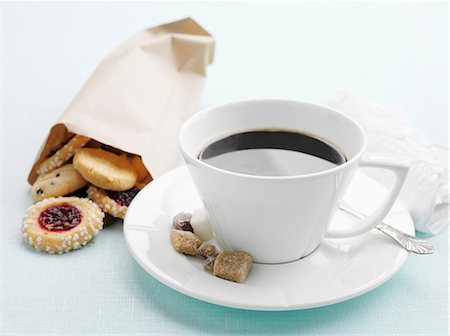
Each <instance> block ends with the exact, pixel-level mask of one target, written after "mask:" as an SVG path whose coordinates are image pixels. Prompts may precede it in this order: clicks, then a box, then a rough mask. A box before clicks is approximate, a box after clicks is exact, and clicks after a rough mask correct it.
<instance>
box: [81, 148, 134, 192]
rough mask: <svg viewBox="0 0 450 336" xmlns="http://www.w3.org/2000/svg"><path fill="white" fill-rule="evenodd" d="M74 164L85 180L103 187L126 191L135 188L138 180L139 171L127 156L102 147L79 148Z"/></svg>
mask: <svg viewBox="0 0 450 336" xmlns="http://www.w3.org/2000/svg"><path fill="white" fill-rule="evenodd" d="M73 165H74V167H75V169H76V170H78V172H79V173H80V174H81V176H83V178H84V179H85V180H87V181H88V182H89V183H91V184H93V185H95V186H97V187H100V188H102V189H106V190H113V191H124V190H128V189H131V188H133V187H134V185H135V184H136V181H137V173H136V172H135V171H134V169H133V167H132V165H131V163H130V162H129V161H128V159H127V158H126V157H125V156H119V155H117V154H114V153H111V152H107V151H105V150H103V149H100V148H82V149H80V150H78V151H77V152H76V153H75V155H74V157H73Z"/></svg>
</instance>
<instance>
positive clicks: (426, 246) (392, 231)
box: [338, 204, 434, 254]
mask: <svg viewBox="0 0 450 336" xmlns="http://www.w3.org/2000/svg"><path fill="white" fill-rule="evenodd" d="M338 208H339V209H340V210H342V211H344V212H347V213H348V214H350V215H353V216H355V217H357V218H364V217H366V216H365V215H364V214H362V213H361V212H359V211H357V210H355V209H351V208H349V207H347V206H343V205H342V204H339V205H338ZM375 228H376V229H377V230H379V231H381V232H383V233H384V234H386V235H388V236H389V237H391V238H392V239H394V240H395V241H396V242H398V243H399V244H400V245H401V246H402V247H403V248H404V249H405V250H407V251H409V252H413V253H417V254H431V253H434V248H433V246H432V245H431V244H430V243H428V242H427V241H426V240H423V239H419V238H417V237H414V236H411V235H409V234H407V233H405V232H402V231H400V230H397V229H396V228H394V227H392V226H390V225H388V224H386V223H385V222H381V223H379V224H378V225H377V226H375Z"/></svg>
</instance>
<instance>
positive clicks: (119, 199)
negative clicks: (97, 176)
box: [87, 185, 139, 219]
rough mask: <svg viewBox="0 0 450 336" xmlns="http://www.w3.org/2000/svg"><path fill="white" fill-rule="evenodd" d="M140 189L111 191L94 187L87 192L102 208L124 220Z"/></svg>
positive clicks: (90, 187)
mask: <svg viewBox="0 0 450 336" xmlns="http://www.w3.org/2000/svg"><path fill="white" fill-rule="evenodd" d="M138 192H139V189H138V188H136V187H133V188H131V189H129V190H125V191H110V190H103V189H100V188H97V187H95V186H93V185H91V186H89V188H88V190H87V195H88V197H89V198H90V199H91V200H93V201H94V202H95V203H97V204H98V205H99V206H100V208H101V209H102V210H103V211H104V212H106V213H108V214H110V215H111V216H113V217H116V218H122V219H123V218H124V217H125V214H126V213H127V210H128V206H129V205H130V203H131V201H132V200H133V198H134V196H136V194H137V193H138Z"/></svg>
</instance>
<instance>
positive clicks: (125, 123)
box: [28, 18, 214, 184]
mask: <svg viewBox="0 0 450 336" xmlns="http://www.w3.org/2000/svg"><path fill="white" fill-rule="evenodd" d="M213 53H214V40H213V38H212V36H211V35H210V34H209V33H208V32H207V31H206V30H204V29H203V28H202V27H201V26H200V25H199V24H197V23H196V22H195V21H194V20H192V19H190V18H187V19H184V20H180V21H176V22H172V23H168V24H164V25H161V26H157V27H154V28H150V29H147V30H144V31H141V32H139V33H137V34H136V35H134V36H132V37H131V38H130V39H128V40H127V41H125V43H123V44H122V45H120V46H119V47H118V48H117V49H116V50H114V51H113V52H111V53H110V54H109V55H108V56H107V57H106V58H105V59H104V60H103V61H102V62H101V63H100V64H99V66H98V67H97V69H96V70H95V71H94V73H93V74H92V76H91V77H90V78H89V80H88V81H87V82H86V84H85V85H84V86H83V87H82V89H81V90H80V92H79V93H78V94H77V96H76V97H75V98H74V100H73V101H72V103H71V104H70V105H69V107H68V108H67V109H66V110H65V111H64V113H63V114H62V115H61V117H60V118H59V119H58V121H57V123H56V124H55V125H54V126H53V127H52V128H51V130H50V133H49V135H48V137H47V139H46V141H45V143H44V145H43V147H42V149H41V151H40V153H39V154H38V157H37V160H36V162H35V163H34V165H33V168H32V169H31V172H30V174H29V176H28V182H29V183H30V184H32V183H33V182H34V181H35V180H36V178H37V173H36V168H37V167H38V166H39V165H40V163H41V162H43V161H44V160H45V159H46V158H48V157H49V156H50V155H51V154H52V153H54V152H55V151H56V150H57V149H59V148H60V147H61V146H62V145H63V144H64V143H66V142H67V141H68V139H70V137H71V136H73V134H74V133H76V134H80V135H84V136H87V137H89V138H91V139H93V140H96V141H97V142H99V143H102V144H105V145H108V146H111V147H114V148H116V149H119V150H122V151H124V152H126V153H131V154H136V155H140V156H141V158H142V161H143V163H144V164H145V166H146V167H147V169H148V171H149V172H150V173H151V175H152V176H153V178H155V177H158V176H159V175H161V174H163V173H164V172H166V171H167V170H168V169H170V168H171V166H172V165H173V163H174V161H175V160H176V157H177V152H178V151H177V132H178V129H179V127H180V125H181V124H182V123H183V121H184V120H186V119H187V118H188V117H189V116H190V115H191V114H192V113H193V112H195V111H196V109H197V108H198V104H199V100H200V96H201V93H202V91H203V87H204V85H205V80H206V66H207V64H211V63H212V61H213Z"/></svg>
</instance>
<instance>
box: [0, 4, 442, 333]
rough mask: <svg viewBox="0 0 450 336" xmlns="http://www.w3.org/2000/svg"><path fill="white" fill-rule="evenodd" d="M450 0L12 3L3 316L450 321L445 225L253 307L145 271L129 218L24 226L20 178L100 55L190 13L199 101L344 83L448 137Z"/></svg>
mask: <svg viewBox="0 0 450 336" xmlns="http://www.w3.org/2000/svg"><path fill="white" fill-rule="evenodd" d="M447 6H448V5H447V3H446V2H434V3H431V4H427V3H425V2H411V3H409V2H398V3H387V2H381V3H365V2H362V3H348V2H347V3H313V2H304V3H281V4H278V3H237V2H236V3H177V2H171V3H105V2H104V3H3V4H2V55H1V58H2V102H1V104H2V113H1V141H2V146H1V167H2V171H1V189H2V190H1V192H2V194H1V195H2V196H1V197H2V200H1V209H0V212H1V237H0V238H1V279H2V282H1V289H2V291H1V295H2V297H1V320H0V322H1V326H0V327H1V328H0V332H1V333H2V334H5V335H12V334H45V335H49V334H52V335H69V334H92V335H99V334H132V335H138V334H155V335H156V334H182V335H185V334H196V335H200V334H205V335H207V334H263V333H266V334H275V333H283V334H301V333H304V334H350V333H354V334H387V333H392V334H447V333H448V331H449V330H448V322H449V317H448V316H449V315H448V229H447V230H446V231H444V232H443V233H442V234H441V235H439V236H437V237H427V238H429V240H430V242H432V243H433V244H434V245H435V247H436V253H435V254H434V255H432V256H424V257H421V256H415V255H412V256H410V258H409V259H408V261H407V263H406V265H405V266H404V267H403V268H402V270H401V271H400V272H399V273H398V274H397V275H396V276H395V277H394V278H393V279H391V280H390V281H389V282H387V283H386V284H384V285H383V286H381V287H380V288H377V289H376V290H374V291H372V292H371V293H369V294H366V295H364V296H361V297H359V298H356V299H353V300H350V301H348V302H344V303H341V304H337V305H333V306H329V307H324V308H318V309H311V310H306V311H293V312H284V313H283V312H272V313H271V312H250V311H241V310H235V309H231V308H224V307H219V306H215V305H211V304H207V303H203V302H200V301H197V300H194V299H191V298H189V297H186V296H184V295H182V294H179V293H177V292H175V291H173V290H171V289H169V288H167V287H165V286H164V285H162V284H160V283H159V282H157V281H156V280H155V279H153V278H151V277H150V276H148V275H147V274H146V273H145V272H144V271H143V270H142V269H141V268H140V267H139V266H138V265H137V264H136V262H135V261H134V259H133V258H132V257H131V256H130V254H129V253H128V251H127V249H126V246H125V242H124V240H123V234H122V225H121V223H120V222H119V223H115V224H114V225H113V226H111V227H109V228H107V229H105V230H104V231H103V232H102V233H101V235H100V236H99V237H98V239H97V240H96V241H95V243H94V244H89V245H88V247H86V248H84V249H82V250H80V251H77V252H74V253H69V254H66V255H63V256H53V255H45V254H42V253H36V252H34V251H33V250H31V249H29V248H28V246H27V245H26V244H25V243H24V242H22V240H21V235H20V224H21V218H22V216H23V214H24V213H25V211H26V209H27V208H28V207H29V206H30V205H31V204H32V199H31V197H30V196H29V186H28V184H27V182H26V177H27V174H28V171H29V169H30V167H31V165H32V163H33V160H34V158H35V156H36V154H37V151H38V149H39V148H40V146H41V143H42V142H43V140H44V138H45V136H46V135H47V132H48V130H49V127H50V126H51V125H52V124H53V123H54V122H55V120H56V118H57V117H58V116H59V114H60V113H61V112H62V111H63V110H64V108H65V107H66V106H67V105H68V104H69V102H70V101H71V99H72V98H73V96H74V95H75V94H76V93H77V91H78V90H79V89H80V87H81V86H82V84H83V83H84V81H85V80H86V79H87V78H88V76H89V75H90V73H91V72H92V71H93V70H94V69H95V66H96V64H97V63H98V62H99V61H100V59H101V58H102V57H103V56H105V55H106V54H107V53H108V52H109V51H110V50H111V49H112V48H114V47H115V46H116V45H118V44H119V43H121V42H122V41H123V40H124V39H126V38H127V37H128V36H130V35H132V34H133V33H135V32H137V31H138V30H140V29H143V28H145V27H148V26H152V25H156V24H159V23H162V22H166V21H171V20H175V19H179V18H182V17H186V16H192V17H193V18H194V19H196V20H198V21H199V22H200V23H201V24H203V25H204V27H205V28H206V29H207V30H209V31H210V32H211V33H212V34H213V35H214V37H215V38H216V41H217V49H216V57H215V63H214V65H212V66H210V67H209V69H208V82H207V86H206V89H205V92H204V96H203V100H202V102H201V107H204V106H208V105H211V104H215V103H220V102H225V101H228V100H236V99H242V98H256V97H266V98H267V97H277V98H290V99H300V100H308V101H312V102H320V103H322V102H325V101H326V100H327V99H329V98H330V97H332V96H333V95H334V94H335V93H336V92H338V91H340V90H351V91H354V92H356V93H358V94H360V95H363V96H365V97H367V98H370V99H374V100H378V101H381V102H384V103H386V104H390V105H393V106H396V107H398V108H400V109H403V110H404V111H406V112H407V113H408V114H409V115H410V117H411V119H412V120H413V121H414V122H415V124H416V126H417V127H418V128H420V129H421V130H422V131H423V132H424V133H425V134H427V135H428V136H429V137H430V138H431V139H432V140H433V141H434V142H436V143H440V144H442V145H447V142H448V41H447V39H448V29H447V24H448V8H447Z"/></svg>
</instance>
